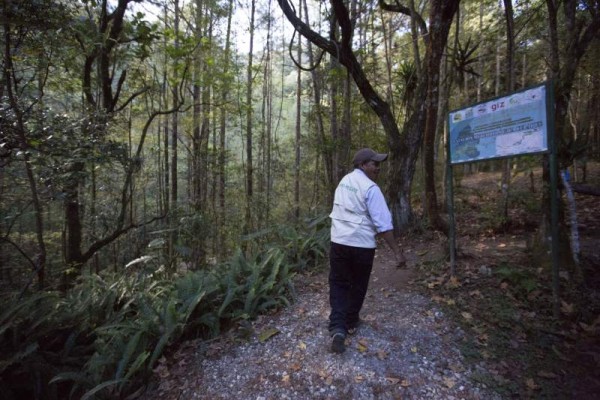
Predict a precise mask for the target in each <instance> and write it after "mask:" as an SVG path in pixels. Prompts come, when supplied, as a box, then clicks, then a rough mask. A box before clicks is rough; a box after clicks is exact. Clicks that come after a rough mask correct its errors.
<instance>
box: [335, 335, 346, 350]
mask: <svg viewBox="0 0 600 400" xmlns="http://www.w3.org/2000/svg"><path fill="white" fill-rule="evenodd" d="M345 341H346V338H345V337H344V334H342V333H336V334H335V335H333V341H332V342H331V351H332V352H333V353H337V354H342V353H343V352H344V351H346V343H344V342H345Z"/></svg>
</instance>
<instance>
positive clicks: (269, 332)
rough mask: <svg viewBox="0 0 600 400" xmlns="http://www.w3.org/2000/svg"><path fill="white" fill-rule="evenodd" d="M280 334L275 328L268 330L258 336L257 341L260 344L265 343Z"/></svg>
mask: <svg viewBox="0 0 600 400" xmlns="http://www.w3.org/2000/svg"><path fill="white" fill-rule="evenodd" d="M279 333H281V332H280V331H279V329H277V328H269V329H267V330H265V331H263V332H261V333H260V335H258V341H259V342H261V343H264V342H266V341H267V340H269V339H271V338H272V337H273V336H275V335H277V334H279Z"/></svg>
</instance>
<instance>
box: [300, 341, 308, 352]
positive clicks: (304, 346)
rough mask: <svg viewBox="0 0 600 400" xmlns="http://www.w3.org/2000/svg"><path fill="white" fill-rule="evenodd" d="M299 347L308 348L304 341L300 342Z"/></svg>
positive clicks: (301, 348)
mask: <svg viewBox="0 0 600 400" xmlns="http://www.w3.org/2000/svg"><path fill="white" fill-rule="evenodd" d="M298 348H299V349H300V350H306V343H304V342H303V341H300V343H298Z"/></svg>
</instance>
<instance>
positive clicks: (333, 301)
mask: <svg viewBox="0 0 600 400" xmlns="http://www.w3.org/2000/svg"><path fill="white" fill-rule="evenodd" d="M374 257H375V249H365V248H362V247H352V246H345V245H343V244H338V243H333V242H332V243H331V250H330V252H329V304H330V306H331V314H330V315H329V332H330V334H332V335H333V334H335V333H338V332H340V333H343V334H344V335H345V334H346V332H347V330H348V328H351V327H353V326H355V325H356V324H357V323H358V314H359V312H360V310H361V308H362V305H363V302H364V300H365V295H366V294H367V288H368V287H369V278H370V276H371V269H372V268H373V258H374Z"/></svg>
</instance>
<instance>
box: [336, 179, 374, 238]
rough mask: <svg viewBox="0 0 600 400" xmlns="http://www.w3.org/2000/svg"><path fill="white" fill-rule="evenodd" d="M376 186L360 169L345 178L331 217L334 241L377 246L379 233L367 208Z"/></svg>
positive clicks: (339, 187) (339, 189)
mask: <svg viewBox="0 0 600 400" xmlns="http://www.w3.org/2000/svg"><path fill="white" fill-rule="evenodd" d="M376 185H377V184H376V183H375V182H373V181H372V180H370V179H369V178H368V177H367V176H366V175H365V174H364V173H363V172H362V171H361V170H359V169H355V170H354V171H352V172H350V173H349V174H347V175H346V176H344V177H343V178H342V180H341V181H340V183H339V184H338V187H337V189H336V190H335V197H334V200H333V210H332V211H331V214H329V217H330V218H331V241H332V242H334V243H338V244H343V245H346V246H353V247H362V248H368V249H374V248H375V247H377V242H376V241H375V235H376V234H377V230H376V227H375V224H374V223H373V221H372V220H371V217H370V216H369V211H368V209H367V191H368V190H369V189H370V188H371V187H373V186H376Z"/></svg>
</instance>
